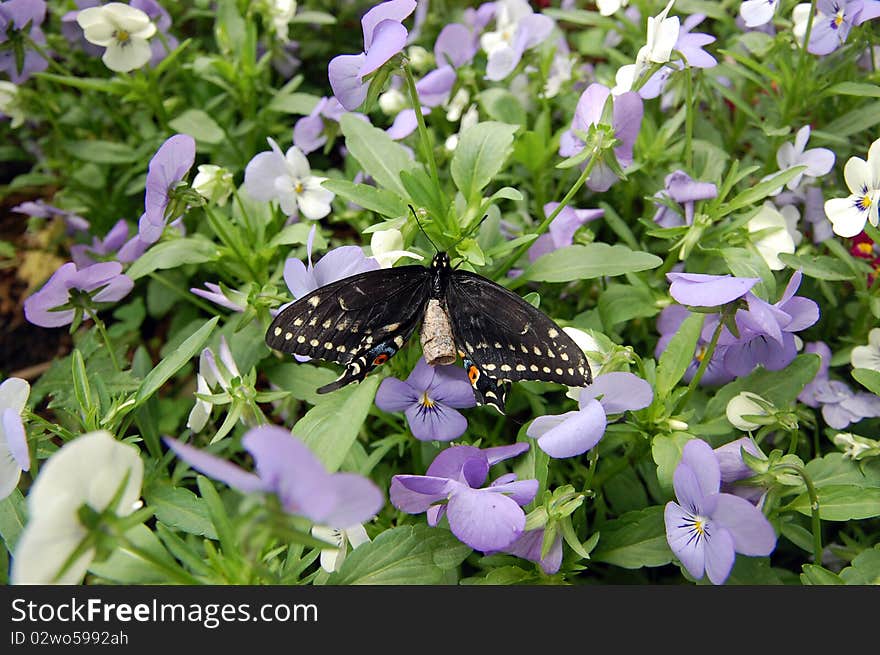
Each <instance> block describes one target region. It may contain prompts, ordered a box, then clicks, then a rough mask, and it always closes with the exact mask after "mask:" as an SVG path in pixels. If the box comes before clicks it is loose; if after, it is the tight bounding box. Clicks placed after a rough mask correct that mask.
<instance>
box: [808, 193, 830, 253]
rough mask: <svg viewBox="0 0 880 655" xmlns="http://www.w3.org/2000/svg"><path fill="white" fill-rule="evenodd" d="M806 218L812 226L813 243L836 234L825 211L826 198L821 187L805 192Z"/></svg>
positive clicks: (820, 241) (825, 239)
mask: <svg viewBox="0 0 880 655" xmlns="http://www.w3.org/2000/svg"><path fill="white" fill-rule="evenodd" d="M804 220H805V221H806V222H807V223H809V224H810V226H811V227H812V230H811V232H812V236H813V243H822V242H823V241H827V240H828V239H830V238H831V237H833V236H834V228H833V226H832V225H831V221H830V220H828V215H827V214H826V213H825V198H824V197H823V195H822V189H820V188H819V187H815V186H811V187H807V190H806V191H805V192H804Z"/></svg>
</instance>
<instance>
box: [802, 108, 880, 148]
mask: <svg viewBox="0 0 880 655" xmlns="http://www.w3.org/2000/svg"><path fill="white" fill-rule="evenodd" d="M877 123H880V103H878V102H875V101H874V100H869V101H867V102H865V103H862V104H861V105H859V106H857V107H855V108H854V109H852V110H850V111H848V112H847V113H845V114H844V115H843V116H840V117H839V118H837V119H835V120H833V121H832V122H830V123H828V124H827V125H825V127H824V128H823V129H822V130H821V131H819V130H816V131H815V132H813V134H812V136H814V137H816V136H819V137H821V136H824V135H826V134H827V135H830V137H832V139H834V140H838V141H839V140H840V139H846V138H847V137H850V136H852V135H853V134H858V133H859V132H864V131H865V130H869V129H871V128H872V127H874V126H875V125H876V124H877Z"/></svg>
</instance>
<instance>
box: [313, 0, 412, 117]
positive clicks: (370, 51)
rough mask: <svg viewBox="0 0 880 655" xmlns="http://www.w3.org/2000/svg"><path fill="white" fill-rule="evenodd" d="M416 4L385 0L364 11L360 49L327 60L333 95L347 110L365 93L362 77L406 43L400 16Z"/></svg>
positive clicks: (410, 10) (403, 0) (364, 96)
mask: <svg viewBox="0 0 880 655" xmlns="http://www.w3.org/2000/svg"><path fill="white" fill-rule="evenodd" d="M415 8H416V2H415V0H388V2H383V3H380V4H378V5H376V6H375V7H373V8H372V9H370V11H368V12H367V13H366V14H364V17H363V18H362V19H361V27H362V28H363V33H364V51H363V52H362V53H360V54H357V55H338V56H336V57H334V58H333V59H331V60H330V65H329V66H328V69H327V72H328V76H329V78H330V86H331V88H332V89H333V95H334V96H336V99H337V100H339V103H340V104H341V105H342V106H343V107H345V108H346V109H347V110H349V111H351V110H353V109H356V108H357V107H359V106H360V105H361V104H362V103H363V102H364V100H365V99H366V97H367V87H368V85H367V84H365V83H364V81H363V80H364V77H365V76H366V75H369V74H370V73H373V72H375V71H376V70H378V69H379V68H380V67H381V66H382V65H383V64H385V62H387V61H388V60H389V59H391V58H392V57H393V56H394V55H396V54H397V53H398V52H400V51H401V50H402V49H403V47H404V46H405V45H406V37H407V30H406V28H405V27H404V26H403V23H402V21H403V19H405V18H406V17H407V16H409V15H410V14H411V13H412V12H413V10H414V9H415Z"/></svg>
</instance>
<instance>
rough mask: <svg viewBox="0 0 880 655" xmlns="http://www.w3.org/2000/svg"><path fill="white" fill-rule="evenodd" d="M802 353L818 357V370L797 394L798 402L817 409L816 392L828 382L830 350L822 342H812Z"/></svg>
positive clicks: (805, 346) (818, 403) (806, 345)
mask: <svg viewBox="0 0 880 655" xmlns="http://www.w3.org/2000/svg"><path fill="white" fill-rule="evenodd" d="M804 352H805V353H810V354H814V355H819V370H818V371H816V375H815V377H814V378H813V379H812V380H810V381H809V382H808V383H807V384H806V385H805V386H804V388H803V390H802V391H801V392H800V393H799V394H798V397H797V398H798V400H799V401H801V402H802V403H804V404H805V405H808V406H809V407H814V408H815V407H819V405H821V403H820V402H819V400H818V399H817V398H816V392H817V391H819V389H820V388H821V387H822V386H824V384H825V382H827V381H828V368H829V366H830V365H831V348H829V347H828V344H827V343H825V342H824V341H812V342H810V343H808V344H805V345H804Z"/></svg>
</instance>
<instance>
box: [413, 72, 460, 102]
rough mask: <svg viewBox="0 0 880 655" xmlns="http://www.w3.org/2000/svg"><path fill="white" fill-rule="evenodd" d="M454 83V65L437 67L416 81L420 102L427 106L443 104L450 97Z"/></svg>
mask: <svg viewBox="0 0 880 655" xmlns="http://www.w3.org/2000/svg"><path fill="white" fill-rule="evenodd" d="M454 84H455V69H454V68H453V67H452V66H441V67H440V68H435V69H434V70H432V71H431V72H429V73H427V74H426V75H425V76H424V77H422V78H421V79H420V80H419V81H418V82H416V91H417V92H418V94H419V102H420V103H421V104H422V105H424V106H425V107H436V106H438V105H442V104H443V103H445V102H446V101H447V100H448V99H449V92H450V91H452V86H453V85H454Z"/></svg>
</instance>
